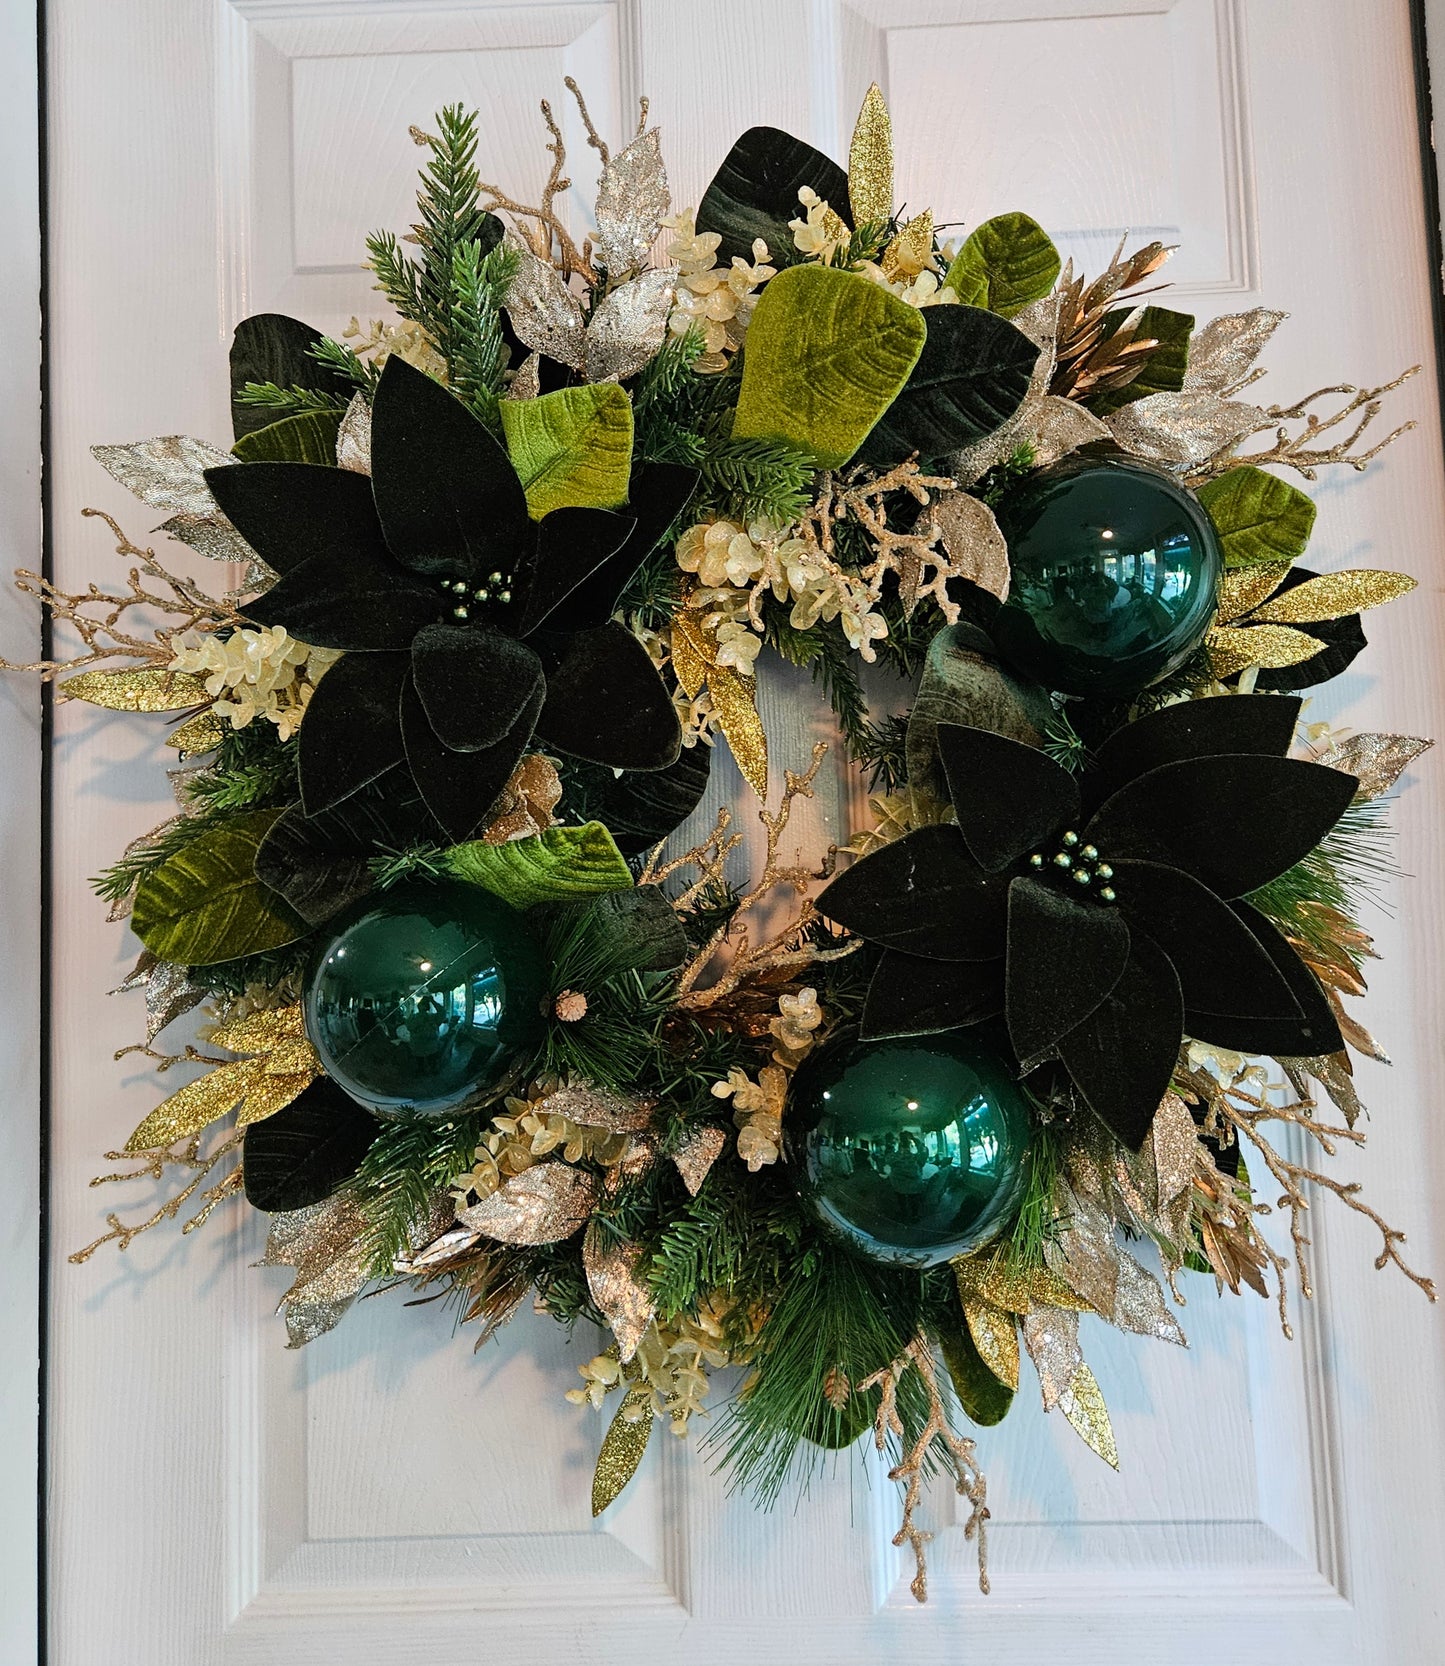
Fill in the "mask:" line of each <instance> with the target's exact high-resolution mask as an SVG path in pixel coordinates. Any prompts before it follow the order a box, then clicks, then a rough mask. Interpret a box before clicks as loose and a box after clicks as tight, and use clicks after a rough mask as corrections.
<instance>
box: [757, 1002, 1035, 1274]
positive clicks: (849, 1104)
mask: <svg viewBox="0 0 1445 1666" xmlns="http://www.w3.org/2000/svg"><path fill="white" fill-rule="evenodd" d="M784 1133H785V1138H786V1141H787V1155H788V1161H789V1163H790V1164H792V1165H793V1168H794V1172H795V1175H796V1178H797V1183H798V1188H799V1192H800V1195H801V1196H802V1198H803V1201H804V1203H805V1204H806V1205H807V1206H808V1208H809V1209H810V1210H811V1211H812V1213H813V1214H814V1215H815V1216H816V1217H817V1219H818V1220H819V1222H820V1223H821V1224H822V1225H823V1226H825V1227H826V1228H827V1229H828V1230H829V1231H830V1232H832V1233H833V1234H834V1235H835V1236H837V1237H840V1238H842V1239H843V1240H844V1241H845V1242H846V1243H847V1244H848V1245H849V1246H850V1247H851V1248H852V1249H854V1250H856V1251H857V1252H858V1253H859V1254H861V1255H863V1256H866V1257H867V1258H868V1259H869V1260H871V1261H879V1262H884V1263H887V1264H891V1265H895V1266H906V1267H933V1266H937V1265H938V1264H939V1263H940V1262H944V1261H948V1260H951V1259H952V1258H953V1257H954V1256H956V1255H964V1254H966V1253H968V1252H969V1251H970V1250H974V1249H977V1248H978V1246H979V1245H980V1244H982V1243H984V1242H986V1241H987V1240H988V1239H989V1238H990V1237H992V1236H993V1235H994V1233H996V1232H998V1231H999V1230H1000V1229H1001V1228H1003V1227H1004V1226H1006V1225H1007V1224H1008V1223H1009V1221H1010V1220H1011V1219H1012V1218H1013V1215H1014V1213H1015V1211H1016V1210H1017V1208H1018V1203H1019V1198H1020V1195H1021V1193H1022V1190H1023V1179H1024V1155H1025V1152H1026V1151H1027V1149H1028V1142H1029V1118H1028V1111H1027V1108H1026V1106H1025V1103H1024V1098H1023V1094H1022V1092H1021V1090H1020V1088H1019V1086H1018V1084H1017V1083H1016V1082H1015V1081H1014V1080H1013V1077H1012V1076H1011V1075H1010V1074H1009V1071H1008V1067H1007V1066H1006V1065H1005V1063H1004V1061H1003V1059H1002V1058H1001V1057H999V1055H998V1054H996V1053H994V1052H992V1051H991V1050H990V1049H989V1048H987V1047H985V1046H983V1045H982V1044H981V1043H979V1042H978V1041H977V1040H975V1039H974V1037H973V1034H972V1032H971V1031H968V1030H950V1031H948V1032H946V1033H945V1034H943V1035H936V1036H919V1037H914V1038H910V1039H907V1040H897V1041H853V1042H844V1043H834V1044H833V1045H831V1046H829V1047H825V1048H823V1049H822V1050H821V1051H820V1052H818V1053H816V1054H814V1055H813V1057H812V1058H810V1059H809V1060H808V1061H807V1062H806V1063H805V1064H804V1065H803V1067H802V1068H801V1069H800V1070H799V1071H798V1074H797V1076H796V1078H795V1079H794V1083H793V1088H792V1092H791V1094H790V1095H789V1100H788V1109H787V1115H786V1116H785V1118H784Z"/></svg>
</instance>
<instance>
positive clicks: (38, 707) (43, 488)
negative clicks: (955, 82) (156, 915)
mask: <svg viewBox="0 0 1445 1666" xmlns="http://www.w3.org/2000/svg"><path fill="white" fill-rule="evenodd" d="M120 3H122V4H123V3H124V0H120ZM1406 4H1407V5H1408V7H1409V11H1410V17H1411V24H1412V35H1413V40H1414V51H1415V82H1416V85H1415V98H1416V104H1417V110H1418V114H1419V130H1420V159H1421V187H1422V190H1423V191H1424V194H1425V197H1426V209H1427V213H1426V224H1427V227H1429V228H1431V229H1432V230H1433V231H1434V233H1435V235H1434V236H1433V237H1432V239H1431V246H1430V249H1429V251H1428V256H1429V259H1430V260H1431V263H1432V267H1433V271H1432V295H1433V296H1434V301H1435V337H1436V352H1437V358H1438V361H1439V364H1440V367H1441V371H1442V375H1441V377H1440V386H1441V394H1442V403H1445V279H1442V269H1441V251H1442V238H1441V234H1440V202H1441V199H1442V197H1445V161H1442V157H1441V155H1440V153H1439V151H1437V149H1436V147H1435V143H1434V135H1433V113H1432V101H1431V68H1432V66H1433V67H1434V68H1436V69H1437V70H1438V71H1439V73H1440V75H1441V77H1442V84H1445V0H1406ZM45 16H46V0H0V49H3V50H0V161H3V164H4V165H3V166H0V224H4V226H5V227H6V231H7V240H6V243H5V245H4V251H5V252H4V257H3V265H0V655H4V656H5V657H8V658H11V659H20V660H30V659H34V658H36V657H40V656H43V655H44V654H45V653H46V652H48V649H49V640H50V633H49V630H48V628H47V627H46V625H45V624H44V623H43V621H42V620H41V619H40V618H39V616H38V610H37V608H36V605H35V603H34V602H33V600H32V599H31V598H29V597H24V596H21V595H19V594H18V593H17V592H16V591H15V589H14V587H13V585H11V584H10V582H9V576H10V572H11V570H13V569H14V568H16V567H30V568H35V569H38V570H39V571H40V572H41V573H43V574H48V573H49V571H50V515H49V504H48V494H47V484H46V482H47V473H46V467H45V464H46V456H47V447H46V436H47V410H48V405H49V399H50V389H49V385H48V380H47V369H46V350H45V349H46V333H45V331H46V310H45V294H46V259H47V247H46V237H45V226H46V183H47V182H46V166H45V152H46V143H45V115H46V98H45V84H46V75H45V69H46V63H45V38H46V37H45ZM1442 108H1445V107H1442ZM49 734H50V694H49V690H48V689H45V690H42V689H41V688H40V687H39V686H37V684H36V682H35V681H34V680H33V679H26V678H18V677H7V676H4V675H3V674H0V783H3V786H0V853H3V856H4V871H3V883H0V942H3V944H4V946H5V950H6V952H5V953H4V955H3V956H0V1059H3V1060H4V1072H5V1084H6V1092H5V1096H4V1105H3V1114H0V1336H3V1337H4V1339H5V1343H6V1346H5V1347H4V1348H0V1430H3V1431H4V1439H3V1440H0V1512H3V1513H0V1522H3V1524H4V1525H3V1528H0V1553H3V1554H0V1659H3V1660H4V1661H7V1662H15V1663H16V1666H20V1663H22V1662H26V1661H35V1662H37V1666H45V1662H46V1660H47V1655H48V1651H47V1647H46V1629H47V1628H46V1578H45V1566H46V1543H45V1533H44V1523H45V1514H46V1509H45V1506H46V1467H45V1402H44V1394H45V1378H46V1370H45V1366H46V1325H45V1296H46V1288H47V1278H48V1273H47V1264H48V1257H49V1245H48V1239H47V1215H48V1209H47V1201H48V1199H47V1152H48V1132H49V1114H50V1106H49V1093H48V1087H49V1068H48V1066H49V1060H48V1054H49V1046H50V1035H49V1022H48V999H47V996H48V986H49V976H50V942H49V921H50V907H49V902H50V875H49V866H48V860H47V849H46V845H47V840H46V833H47V830H48V823H49V817H50V808H51V794H50V774H49V767H48V752H49V746H48V742H49Z"/></svg>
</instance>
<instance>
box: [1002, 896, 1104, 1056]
mask: <svg viewBox="0 0 1445 1666" xmlns="http://www.w3.org/2000/svg"><path fill="white" fill-rule="evenodd" d="M1128 958H1129V927H1128V926H1127V925H1126V924H1125V922H1124V920H1123V918H1122V916H1121V915H1120V914H1119V913H1118V912H1117V911H1116V910H1115V909H1112V908H1106V907H1104V906H1103V905H1101V904H1100V903H1097V902H1094V901H1093V900H1092V899H1090V900H1089V901H1087V902H1085V901H1081V900H1079V899H1078V898H1075V897H1071V896H1069V895H1068V894H1067V893H1065V892H1064V891H1062V890H1060V889H1059V888H1058V886H1057V885H1054V884H1051V883H1049V882H1048V881H1046V880H1040V879H1016V880H1014V881H1013V883H1012V884H1011V885H1010V886H1009V888H1008V973H1007V979H1006V994H1005V1008H1004V1011H1005V1014H1006V1016H1007V1020H1008V1033H1009V1040H1010V1042H1012V1044H1013V1050H1014V1052H1015V1053H1016V1054H1017V1055H1018V1058H1019V1062H1020V1064H1021V1065H1022V1067H1023V1068H1024V1070H1026V1071H1027V1070H1029V1069H1030V1068H1031V1067H1032V1065H1033V1063H1034V1062H1035V1061H1036V1060H1038V1059H1041V1058H1044V1057H1046V1056H1047V1055H1048V1054H1049V1053H1050V1052H1052V1050H1053V1048H1054V1046H1055V1044H1056V1043H1057V1042H1058V1040H1059V1039H1060V1037H1062V1036H1064V1035H1066V1034H1067V1033H1068V1032H1069V1031H1070V1030H1072V1029H1073V1028H1074V1026H1075V1025H1076V1024H1081V1023H1082V1022H1083V1021H1084V1019H1086V1018H1087V1017H1088V1016H1089V1014H1090V1013H1091V1012H1093V1010H1094V1009H1095V1007H1097V1006H1098V1004H1099V1003H1100V1001H1102V1000H1104V998H1105V997H1106V996H1107V995H1108V994H1109V992H1110V990H1112V989H1113V987H1114V985H1115V984H1116V983H1118V981H1119V979H1120V977H1121V976H1122V975H1123V971H1124V965H1125V962H1126V961H1127V960H1128Z"/></svg>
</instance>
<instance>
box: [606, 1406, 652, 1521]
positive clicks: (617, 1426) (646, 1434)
mask: <svg viewBox="0 0 1445 1666" xmlns="http://www.w3.org/2000/svg"><path fill="white" fill-rule="evenodd" d="M647 1401H648V1394H647V1390H646V1389H645V1388H643V1387H641V1386H640V1385H639V1386H638V1387H635V1388H630V1389H628V1391H627V1393H626V1394H625V1395H623V1397H622V1404H621V1405H620V1406H618V1408H617V1410H616V1412H615V1413H614V1414H613V1418H612V1423H611V1425H610V1427H609V1428H608V1430H607V1437H606V1439H605V1440H604V1441H603V1442H602V1450H601V1451H600V1452H599V1453H598V1454H597V1467H596V1469H595V1470H593V1472H592V1514H593V1515H594V1516H600V1515H601V1514H602V1512H603V1511H604V1510H605V1509H606V1508H607V1506H608V1505H609V1504H610V1503H612V1501H613V1499H615V1498H616V1497H617V1495H618V1494H619V1493H620V1492H621V1491H622V1489H623V1488H624V1487H625V1486H626V1485H627V1483H628V1482H629V1481H630V1480H631V1479H632V1477H633V1476H634V1475H636V1473H637V1466H638V1465H639V1464H640V1463H641V1462H642V1454H643V1453H644V1452H645V1451H646V1450H647V1443H648V1441H649V1440H650V1439H651V1438H652V1410H651V1407H650V1406H649V1405H648V1403H647ZM639 1412H640V1413H641V1415H640V1416H639V1415H637V1413H639ZM629 1413H630V1414H632V1415H628V1414H629Z"/></svg>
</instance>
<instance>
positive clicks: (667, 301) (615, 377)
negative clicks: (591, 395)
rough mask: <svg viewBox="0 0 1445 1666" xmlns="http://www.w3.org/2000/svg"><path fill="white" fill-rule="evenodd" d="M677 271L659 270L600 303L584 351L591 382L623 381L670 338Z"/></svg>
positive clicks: (588, 329)
mask: <svg viewBox="0 0 1445 1666" xmlns="http://www.w3.org/2000/svg"><path fill="white" fill-rule="evenodd" d="M676 292H677V272H676V270H675V269H674V268H673V267H671V266H659V267H657V268H656V269H655V270H654V271H650V272H644V273H643V274H642V275H641V277H637V278H634V279H633V280H632V282H631V283H625V284H623V285H622V286H621V287H620V288H618V289H614V290H613V291H612V293H611V294H610V295H609V296H608V297H607V298H606V300H604V301H603V302H602V304H601V305H600V306H599V307H598V308H597V310H596V312H594V313H593V314H592V318H591V321H590V322H589V324H588V326H587V336H586V340H585V343H584V347H583V351H584V354H585V357H586V365H587V380H588V381H589V382H621V381H625V380H626V378H627V377H629V376H635V375H636V374H637V373H638V371H639V370H641V369H643V367H644V366H646V365H649V364H651V363H652V361H653V359H655V358H656V357H657V355H658V352H659V350H660V349H661V347H662V344H663V341H664V340H665V339H666V337H667V320H668V317H669V315H670V314H671V312H672V301H673V296H674V295H675V294H676Z"/></svg>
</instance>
